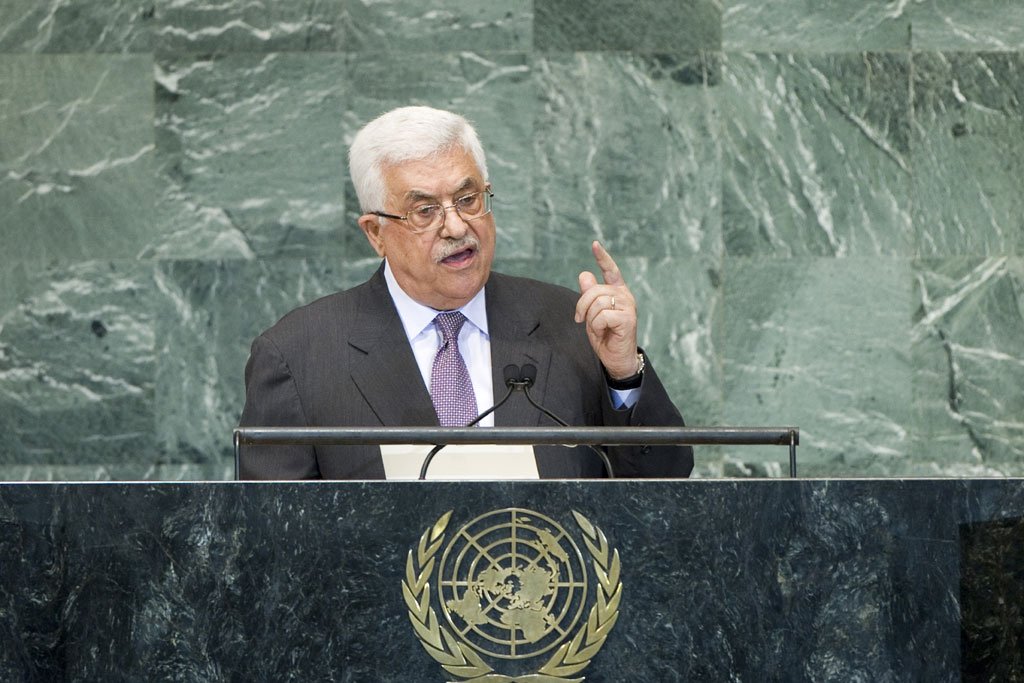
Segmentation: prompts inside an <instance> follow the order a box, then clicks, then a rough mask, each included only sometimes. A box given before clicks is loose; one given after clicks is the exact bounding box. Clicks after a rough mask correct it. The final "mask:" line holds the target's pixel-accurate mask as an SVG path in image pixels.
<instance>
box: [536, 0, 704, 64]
mask: <svg viewBox="0 0 1024 683" xmlns="http://www.w3.org/2000/svg"><path fill="white" fill-rule="evenodd" d="M533 7H534V12H535V16H536V20H535V21H534V29H533V36H534V37H533V40H534V45H535V46H536V48H537V49H538V50H544V51H545V52H572V51H576V50H630V51H633V52H644V53H651V52H685V51H688V50H701V49H708V50H716V49H718V48H719V47H720V46H721V40H722V25H721V24H722V22H721V12H722V9H721V3H720V2H719V0H653V1H652V0H641V1H639V2H637V1H630V0H590V1H589V2H564V0H534V2H533Z"/></svg>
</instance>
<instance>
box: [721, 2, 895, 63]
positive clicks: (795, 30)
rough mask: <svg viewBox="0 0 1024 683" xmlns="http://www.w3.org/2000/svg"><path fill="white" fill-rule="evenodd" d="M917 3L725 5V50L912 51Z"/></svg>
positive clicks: (751, 3) (771, 3) (759, 3)
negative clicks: (913, 16) (913, 8)
mask: <svg viewBox="0 0 1024 683" xmlns="http://www.w3.org/2000/svg"><path fill="white" fill-rule="evenodd" d="M913 2H914V0H862V1H861V2H849V1H848V0H815V2H807V1H806V0H723V2H722V5H723V7H722V48H723V49H725V50H740V51H748V50H749V51H760V52H765V51H770V52H775V51H779V52H785V51H807V52H844V51H856V52H863V51H865V50H899V49H904V50H905V49H908V48H909V47H910V26H911V19H910V17H911V14H912V11H911V7H910V6H911V5H912V4H913Z"/></svg>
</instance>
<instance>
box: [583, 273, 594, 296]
mask: <svg viewBox="0 0 1024 683" xmlns="http://www.w3.org/2000/svg"><path fill="white" fill-rule="evenodd" d="M579 281H580V294H586V292H587V290H588V289H590V288H591V287H593V286H594V285H596V284H597V278H596V277H594V274H593V273H591V272H590V271H589V270H585V271H583V272H582V273H580V276H579Z"/></svg>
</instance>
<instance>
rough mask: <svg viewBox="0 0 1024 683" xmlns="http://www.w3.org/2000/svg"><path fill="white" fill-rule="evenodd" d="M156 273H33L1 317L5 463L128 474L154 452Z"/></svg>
mask: <svg viewBox="0 0 1024 683" xmlns="http://www.w3.org/2000/svg"><path fill="white" fill-rule="evenodd" d="M152 270H153V266H152V265H151V264H147V263H142V264H138V263H134V262H131V261H109V262H101V261H95V262H87V263H80V264H76V265H74V266H71V267H61V268H51V269H44V270H39V271H36V272H33V273H32V274H31V275H30V276H29V277H28V278H27V280H28V281H27V283H26V287H27V288H28V289H29V290H30V291H31V292H32V293H31V294H29V295H28V296H27V297H26V298H25V299H24V300H23V301H21V302H20V303H19V304H17V305H16V306H15V307H13V308H11V309H10V310H8V311H6V312H5V313H3V314H2V316H0V434H3V439H0V454H2V457H0V462H2V463H3V464H4V465H14V464H16V465H28V466H39V465H43V466H59V465H68V464H75V465H82V464H89V465H93V464H100V465H111V464H115V465H116V464H123V463H132V462H137V461H139V460H143V458H140V454H142V453H146V454H148V455H147V456H146V458H145V460H148V461H150V463H152V461H153V460H154V459H155V456H156V454H155V453H154V450H153V445H154V413H153V404H154V399H153V391H154V387H153V376H154V369H155V366H156V362H157V359H156V357H155V355H154V345H155V339H154V322H155V320H156V318H157V317H158V316H159V306H158V302H157V300H156V299H155V297H154V296H153V294H154V292H153V289H152V288H151V287H150V283H151V282H152Z"/></svg>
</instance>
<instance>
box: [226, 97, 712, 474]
mask: <svg viewBox="0 0 1024 683" xmlns="http://www.w3.org/2000/svg"><path fill="white" fill-rule="evenodd" d="M349 171H350V173H351V175H352V182H353V183H354V185H355V188H356V192H357V194H358V196H359V205H360V208H361V210H362V212H363V214H362V216H360V218H359V227H360V228H361V229H362V231H363V232H364V233H365V234H366V238H367V240H369V242H370V246H372V247H373V249H374V250H375V251H376V252H377V254H378V255H379V256H380V257H381V258H382V259H383V262H382V263H381V266H380V268H379V269H378V270H377V272H376V273H375V274H374V275H373V277H371V278H370V280H369V281H368V282H365V283H363V284H362V285H359V286H357V287H354V288H352V289H350V290H347V291H344V292H338V293H336V294H332V295H330V296H327V297H324V298H322V299H319V300H317V301H314V302H313V303H311V304H308V305H306V306H303V307H301V308H298V309H296V310H294V311H292V312H291V313H289V314H287V315H286V316H285V317H283V318H282V319H281V320H280V321H279V322H278V323H277V324H275V325H274V326H273V327H271V328H270V329H269V330H267V331H266V332H264V333H263V334H261V335H260V336H259V337H257V338H256V340H255V341H254V342H253V344H252V351H251V354H250V357H249V362H248V364H247V365H246V369H245V383H246V400H245V408H244V410H243V412H242V419H241V424H242V425H245V426H277V427H284V426H287V427H344V426H363V427H376V426H393V427H399V426H401V427H414V426H438V425H441V426H465V425H467V424H468V423H469V422H470V421H472V420H473V419H474V418H475V417H476V416H477V415H478V414H479V413H481V412H484V411H485V410H486V409H488V408H490V407H491V406H493V405H494V401H495V398H494V394H495V389H497V390H498V391H499V392H501V393H502V394H503V393H504V389H505V384H504V381H503V380H502V370H503V368H505V366H507V365H509V364H515V365H518V366H524V365H527V364H529V365H533V366H535V367H536V368H537V376H536V380H535V383H534V386H533V387H532V389H531V396H533V398H534V399H535V400H536V401H537V402H538V403H540V404H541V405H543V406H545V407H546V408H547V409H549V410H550V411H551V412H553V413H555V414H556V415H558V416H560V417H561V418H562V419H564V420H565V421H567V422H568V423H569V424H570V425H577V426H600V425H605V426H627V425H647V426H681V425H682V424H683V420H682V417H681V416H680V414H679V411H678V410H676V408H675V406H674V405H673V404H672V401H671V399H669V397H668V395H667V393H666V392H665V389H664V387H663V386H662V384H661V381H660V380H659V379H658V377H657V375H656V374H655V372H654V367H653V364H652V363H651V360H650V359H649V358H648V357H646V355H645V354H644V353H643V351H642V350H641V349H639V348H638V347H637V339H636V334H637V311H636V301H635V299H634V298H633V295H632V293H631V292H630V290H629V287H627V286H626V282H625V280H624V279H623V277H622V274H621V272H620V271H619V269H618V267H617V266H616V264H615V261H614V260H612V257H611V256H610V255H609V254H608V252H607V251H605V250H604V248H603V247H602V246H601V245H600V244H598V243H597V242H594V243H593V245H592V250H593V254H594V258H595V260H596V262H597V266H598V269H599V270H600V271H601V281H598V278H597V277H595V276H594V274H592V273H590V272H584V273H581V274H580V276H579V286H580V293H579V294H577V293H575V292H573V291H571V290H569V289H565V288H563V287H557V286H555V285H550V284H545V283H542V282H538V281H536V280H530V279H526V278H519V277H511V276H508V275H502V274H500V273H495V272H492V271H491V263H492V261H493V260H494V244H495V227H494V214H493V212H492V205H491V202H492V198H493V197H494V195H495V193H497V192H500V188H492V187H491V184H490V182H488V175H487V162H486V159H485V156H484V151H483V148H482V146H481V144H480V140H479V138H478V137H477V134H476V131H475V130H474V129H473V127H472V126H471V125H470V124H469V122H468V121H466V119H464V118H463V117H461V116H459V115H457V114H454V113H451V112H447V111H441V110H437V109H432V108H429V107H402V108H399V109H395V110H392V111H390V112H387V113H386V114H383V115H382V116H380V117H378V118H377V119H375V120H373V121H371V122H370V123H368V124H367V125H366V126H365V127H364V128H363V129H362V130H360V131H359V133H358V134H357V135H356V137H355V140H354V141H353V142H352V146H351V148H350V150H349ZM546 420H548V418H546V417H544V416H543V414H542V413H540V412H539V411H537V410H536V409H534V408H532V407H531V406H529V405H528V404H527V403H526V402H525V401H518V402H509V403H508V404H506V405H505V406H502V407H500V408H498V409H497V411H496V412H494V413H493V414H492V415H490V416H488V417H487V418H486V419H485V420H483V421H482V422H481V423H480V424H481V425H483V426H493V425H500V426H536V425H539V424H548V423H547V422H542V421H546ZM535 452H536V468H537V473H538V474H539V476H541V477H543V478H580V477H588V478H589V477H601V476H603V473H604V468H603V465H602V462H601V460H600V459H599V458H598V457H597V456H596V455H595V454H594V453H593V452H592V451H591V450H588V449H585V448H564V447H559V446H538V447H536V449H535ZM608 455H609V459H610V461H611V463H612V465H613V469H614V472H615V475H616V476H618V477H652V476H662V477H685V476H688V475H689V473H690V471H691V470H692V468H693V452H692V450H691V449H690V448H687V447H676V446H654V447H642V446H617V447H611V448H609V449H608ZM241 476H242V478H246V479H307V478H324V479H381V478H384V477H385V467H384V462H383V459H382V455H381V451H380V448H379V447H378V446H316V447H313V446H260V447H252V448H249V449H247V450H246V453H245V455H244V457H243V458H242V462H241Z"/></svg>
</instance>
